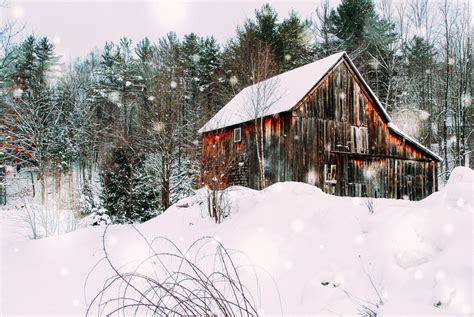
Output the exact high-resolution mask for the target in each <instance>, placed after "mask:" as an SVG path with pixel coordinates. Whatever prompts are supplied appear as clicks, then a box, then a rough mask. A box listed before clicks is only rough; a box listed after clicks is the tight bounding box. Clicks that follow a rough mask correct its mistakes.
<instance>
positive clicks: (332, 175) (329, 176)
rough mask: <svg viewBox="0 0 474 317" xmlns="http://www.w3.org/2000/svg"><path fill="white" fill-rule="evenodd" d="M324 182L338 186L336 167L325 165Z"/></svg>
mask: <svg viewBox="0 0 474 317" xmlns="http://www.w3.org/2000/svg"><path fill="white" fill-rule="evenodd" d="M324 182H326V183H331V184H336V183H337V180H336V165H334V164H331V165H329V164H324Z"/></svg>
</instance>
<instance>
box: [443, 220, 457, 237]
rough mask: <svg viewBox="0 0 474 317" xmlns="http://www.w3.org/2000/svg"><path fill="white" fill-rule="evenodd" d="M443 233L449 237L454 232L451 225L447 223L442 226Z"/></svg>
mask: <svg viewBox="0 0 474 317" xmlns="http://www.w3.org/2000/svg"><path fill="white" fill-rule="evenodd" d="M443 232H444V234H445V235H447V236H450V235H452V234H453V232H454V226H453V224H452V223H447V224H445V225H444V226H443Z"/></svg>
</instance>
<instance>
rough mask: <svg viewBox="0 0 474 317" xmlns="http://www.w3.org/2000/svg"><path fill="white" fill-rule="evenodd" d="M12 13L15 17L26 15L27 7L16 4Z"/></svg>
mask: <svg viewBox="0 0 474 317" xmlns="http://www.w3.org/2000/svg"><path fill="white" fill-rule="evenodd" d="M12 15H13V17H14V18H16V19H18V18H21V17H22V16H24V15H25V9H23V7H20V6H14V7H13V10H12Z"/></svg>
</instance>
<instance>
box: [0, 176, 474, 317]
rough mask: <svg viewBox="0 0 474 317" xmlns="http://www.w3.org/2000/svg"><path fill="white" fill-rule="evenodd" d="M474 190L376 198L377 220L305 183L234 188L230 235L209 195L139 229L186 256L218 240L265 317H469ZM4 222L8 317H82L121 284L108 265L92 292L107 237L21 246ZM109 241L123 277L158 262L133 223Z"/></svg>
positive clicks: (454, 182)
mask: <svg viewBox="0 0 474 317" xmlns="http://www.w3.org/2000/svg"><path fill="white" fill-rule="evenodd" d="M473 186H474V173H473V171H472V170H470V169H467V168H457V169H455V170H454V171H453V173H452V175H451V179H450V181H449V182H448V184H447V185H446V186H445V188H443V189H442V190H441V191H440V192H438V193H435V194H433V195H431V196H430V197H428V198H427V199H425V200H422V201H420V202H410V201H402V200H389V199H377V200H375V212H374V214H370V213H369V212H368V209H367V207H366V201H365V200H364V199H362V198H349V197H335V196H330V195H326V194H324V193H323V192H322V191H321V190H320V189H318V188H315V187H313V186H310V185H306V184H301V183H291V182H289V183H278V184H275V185H272V186H270V187H268V188H267V189H265V190H263V191H260V192H259V191H254V190H250V189H246V188H243V187H235V188H231V189H230V190H229V196H228V199H229V201H230V204H231V213H230V216H229V217H227V218H226V219H225V220H224V222H223V223H222V224H220V225H217V224H215V223H213V221H212V220H211V219H210V218H209V217H208V216H207V209H206V203H205V190H199V191H197V193H196V195H195V196H193V197H189V198H186V199H183V200H181V201H180V202H178V203H177V204H176V205H174V206H172V207H171V208H170V209H169V210H167V211H166V212H165V213H164V214H162V215H160V216H158V217H156V218H155V219H152V220H150V221H148V222H146V223H144V224H141V225H137V226H136V228H137V229H138V230H139V231H140V232H141V233H143V235H144V236H145V237H147V238H148V239H149V240H152V239H153V238H154V237H157V236H164V237H167V238H169V239H171V240H172V241H173V242H174V243H176V244H177V245H178V246H179V247H180V248H182V249H186V248H187V246H189V245H190V244H191V243H192V242H194V241H195V240H196V239H198V238H200V237H203V236H213V237H215V238H216V239H217V240H218V241H220V242H222V243H223V244H224V246H226V247H227V248H228V249H233V250H239V251H241V252H242V253H238V254H236V255H235V261H236V264H237V266H239V270H240V277H241V278H242V281H243V283H244V284H245V285H247V286H248V288H249V290H250V292H251V293H252V294H253V297H254V299H255V302H256V305H257V308H258V309H259V312H260V313H262V314H263V313H264V314H266V315H281V314H285V315H294V314H305V315H316V316H325V315H328V316H347V315H351V316H352V315H357V314H358V313H359V312H360V310H361V309H363V308H362V307H363V306H368V307H371V308H373V309H374V310H375V311H377V313H378V316H393V315H399V316H406V315H410V316H460V314H465V315H468V314H471V313H472V312H473V311H474V310H473V307H474V303H473V298H474V297H473V284H474V274H473V259H472V255H473V254H474V249H473V214H474V213H473V198H472V196H473ZM0 213H1V211H0ZM0 219H1V220H0V221H1V222H0V228H1V230H2V249H1V254H2V261H1V283H2V294H1V303H2V306H1V314H2V316H11V315H16V314H18V315H49V316H51V315H57V316H69V315H83V314H84V312H85V309H86V301H88V300H90V298H91V297H92V296H93V295H95V294H96V292H97V291H98V290H99V289H100V288H101V287H102V285H103V283H104V281H105V279H106V278H107V277H109V276H110V274H111V272H110V270H107V269H106V268H104V267H103V266H102V265H99V266H98V267H97V268H96V270H94V271H93V274H92V275H91V276H90V278H89V280H88V283H87V286H86V287H85V288H84V283H85V280H86V277H87V275H88V273H89V271H90V270H91V269H92V268H93V266H94V265H95V264H96V263H97V262H98V261H99V260H100V259H101V258H102V256H103V252H102V250H101V243H102V234H103V230H104V227H90V228H85V229H80V230H77V231H75V232H72V233H69V234H66V235H63V236H57V237H53V238H47V239H43V240H36V241H24V240H23V241H22V240H21V239H16V238H15V239H14V238H13V237H15V235H12V234H11V232H15V231H17V230H18V229H17V228H16V227H15V226H14V223H15V222H13V221H10V220H9V219H8V217H6V216H4V217H0ZM106 243H107V246H108V251H109V252H110V255H111V257H112V258H113V261H114V262H115V263H116V264H117V266H118V267H121V266H122V265H123V267H124V270H126V269H133V268H134V267H135V266H136V264H137V263H139V262H140V261H141V260H143V259H144V258H146V257H147V256H148V254H149V253H148V252H149V249H148V247H147V245H146V244H144V242H143V239H142V238H141V237H140V236H139V234H138V233H137V231H135V229H134V228H133V227H132V226H129V225H114V226H111V227H109V229H108V234H107V236H106ZM156 248H166V247H165V246H164V245H161V244H159V245H157V246H156ZM163 251H166V250H165V249H163ZM187 256H188V255H187ZM189 257H190V259H194V257H193V254H189ZM202 264H203V265H204V266H206V265H208V266H212V263H209V261H207V262H206V261H204V262H202ZM148 269H150V268H148ZM151 269H153V268H151ZM203 269H204V270H205V269H206V267H203ZM148 273H149V272H148ZM255 274H256V275H257V277H258V282H259V284H257V283H256V277H255ZM84 290H85V291H84ZM84 293H85V295H84Z"/></svg>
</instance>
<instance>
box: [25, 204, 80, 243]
mask: <svg viewBox="0 0 474 317" xmlns="http://www.w3.org/2000/svg"><path fill="white" fill-rule="evenodd" d="M23 221H24V223H25V225H26V226H27V227H28V228H29V229H30V235H29V237H30V238H31V239H41V238H46V237H51V236H56V235H60V234H64V233H68V232H71V231H74V230H76V228H77V220H76V216H75V215H74V212H72V211H71V210H60V209H58V208H56V207H54V206H44V205H43V206H40V205H31V204H25V208H24V215H23Z"/></svg>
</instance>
